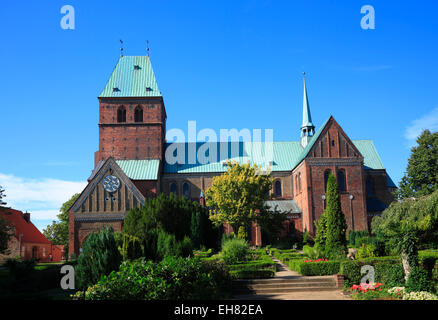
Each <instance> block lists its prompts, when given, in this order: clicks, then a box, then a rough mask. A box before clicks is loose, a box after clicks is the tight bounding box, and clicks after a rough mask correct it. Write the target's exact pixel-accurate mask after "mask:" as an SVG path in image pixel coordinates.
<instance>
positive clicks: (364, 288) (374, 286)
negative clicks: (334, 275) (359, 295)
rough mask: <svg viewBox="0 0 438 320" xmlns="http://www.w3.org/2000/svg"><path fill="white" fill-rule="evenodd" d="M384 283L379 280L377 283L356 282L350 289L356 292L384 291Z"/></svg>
mask: <svg viewBox="0 0 438 320" xmlns="http://www.w3.org/2000/svg"><path fill="white" fill-rule="evenodd" d="M382 286H383V283H380V282H377V283H361V284H359V285H357V284H354V285H352V286H351V288H350V290H352V291H355V292H364V293H366V292H368V291H375V290H377V291H382Z"/></svg>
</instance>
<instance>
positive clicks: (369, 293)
mask: <svg viewBox="0 0 438 320" xmlns="http://www.w3.org/2000/svg"><path fill="white" fill-rule="evenodd" d="M350 290H351V291H352V297H353V299H356V300H372V299H381V298H384V299H385V298H388V296H389V294H388V292H387V291H386V290H383V284H382V283H380V282H377V283H361V284H359V285H357V284H355V285H353V286H351V287H350Z"/></svg>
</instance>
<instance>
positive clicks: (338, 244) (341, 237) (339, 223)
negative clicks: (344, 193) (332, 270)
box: [323, 173, 347, 258]
mask: <svg viewBox="0 0 438 320" xmlns="http://www.w3.org/2000/svg"><path fill="white" fill-rule="evenodd" d="M326 199H327V206H326V209H325V211H324V213H323V215H326V217H325V219H326V222H327V227H326V245H325V251H326V254H327V255H328V257H330V258H339V257H344V256H345V254H346V250H347V237H346V231H347V223H346V221H345V215H344V213H343V212H342V209H341V200H340V197H339V190H338V183H337V182H336V178H335V176H334V175H333V173H331V174H330V175H329V178H328V181H327V190H326Z"/></svg>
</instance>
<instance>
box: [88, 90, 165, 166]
mask: <svg viewBox="0 0 438 320" xmlns="http://www.w3.org/2000/svg"><path fill="white" fill-rule="evenodd" d="M121 107H124V108H125V110H126V122H122V123H119V122H117V110H118V109H119V108H121ZM136 108H141V109H142V110H143V121H142V122H135V119H134V112H135V109H136ZM165 130H166V111H165V108H164V103H163V101H162V99H157V98H142V99H113V98H112V99H103V98H101V99H100V100H99V150H98V151H97V152H96V153H95V160H94V162H95V165H96V164H97V162H98V161H99V160H105V159H107V158H108V157H110V156H112V157H114V158H115V159H162V155H163V145H164V142H165Z"/></svg>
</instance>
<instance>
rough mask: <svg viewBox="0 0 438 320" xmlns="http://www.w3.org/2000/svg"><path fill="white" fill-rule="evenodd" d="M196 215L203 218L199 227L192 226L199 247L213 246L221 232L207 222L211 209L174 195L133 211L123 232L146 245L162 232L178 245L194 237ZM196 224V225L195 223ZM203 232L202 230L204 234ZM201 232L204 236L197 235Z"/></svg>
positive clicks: (160, 197) (158, 198)
mask: <svg viewBox="0 0 438 320" xmlns="http://www.w3.org/2000/svg"><path fill="white" fill-rule="evenodd" d="M193 213H196V214H195V217H196V216H197V214H198V213H199V214H200V215H199V218H200V220H199V223H200V225H199V226H193V228H194V232H195V234H196V235H195V237H196V241H197V243H198V242H199V244H205V245H210V244H211V243H210V242H216V236H217V235H218V230H217V228H214V227H213V226H212V224H211V223H209V221H207V220H206V219H205V218H206V217H208V209H207V208H204V207H202V206H201V205H200V204H199V203H198V202H196V201H191V200H187V199H186V198H185V197H178V196H176V195H175V194H173V193H171V194H169V195H165V194H163V193H161V194H160V195H159V196H158V197H156V198H148V199H146V201H145V203H144V205H143V206H142V207H141V208H137V207H135V208H133V209H131V210H130V211H129V213H128V215H127V216H126V218H125V220H124V223H123V232H124V233H127V234H130V235H132V236H135V237H137V238H139V239H140V241H141V242H142V243H144V242H147V241H148V237H149V236H150V235H148V233H149V232H150V230H154V229H162V230H164V231H165V232H166V233H169V234H173V235H174V236H175V238H176V240H177V241H182V240H183V239H184V237H185V236H187V237H191V234H192V215H193ZM195 220H196V219H195ZM194 223H195V224H196V222H195V221H194ZM200 229H203V230H202V232H201V230H200ZM198 231H199V232H201V234H198V233H197V232H198ZM204 236H205V237H206V238H205V237H204ZM197 243H196V244H197Z"/></svg>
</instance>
